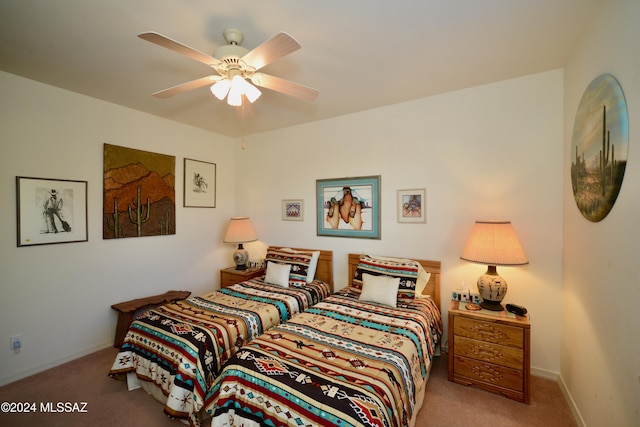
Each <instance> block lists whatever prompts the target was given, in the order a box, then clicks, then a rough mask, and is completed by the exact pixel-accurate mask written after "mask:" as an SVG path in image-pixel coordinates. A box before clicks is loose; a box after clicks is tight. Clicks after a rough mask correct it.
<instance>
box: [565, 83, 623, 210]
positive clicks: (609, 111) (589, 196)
mask: <svg viewBox="0 0 640 427" xmlns="http://www.w3.org/2000/svg"><path fill="white" fill-rule="evenodd" d="M572 141H573V142H572V145H571V159H572V160H571V185H572V187H573V196H574V199H575V201H576V205H577V206H578V209H579V210H580V212H581V213H582V215H583V216H584V217H585V218H586V219H588V220H589V221H592V222H598V221H602V220H603V219H604V218H605V217H606V216H607V215H608V214H609V212H610V211H611V209H612V208H613V205H614V204H615V202H616V199H617V198H618V193H619V192H620V187H621V186H622V180H623V178H624V172H625V169H626V167H627V153H628V151H629V118H628V114H627V104H626V101H625V98H624V93H623V92H622V88H621V87H620V84H619V83H618V81H617V80H616V79H615V77H613V76H612V75H611V74H602V75H600V76H598V77H596V78H595V79H594V80H593V81H592V82H591V83H590V84H589V86H588V87H587V89H586V90H585V92H584V94H583V95H582V99H581V100H580V105H579V106H578V111H577V112H576V118H575V121H574V125H573V139H572Z"/></svg>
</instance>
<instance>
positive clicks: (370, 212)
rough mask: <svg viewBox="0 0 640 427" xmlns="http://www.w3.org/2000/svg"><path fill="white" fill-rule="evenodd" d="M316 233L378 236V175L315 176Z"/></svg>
mask: <svg viewBox="0 0 640 427" xmlns="http://www.w3.org/2000/svg"><path fill="white" fill-rule="evenodd" d="M316 209H317V212H316V213H317V215H316V216H317V235H318V236H331V237H352V238H364V239H380V234H381V233H380V231H381V230H380V175H376V176H363V177H355V178H350V177H349V178H336V179H319V180H316Z"/></svg>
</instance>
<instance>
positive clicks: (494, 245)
mask: <svg viewBox="0 0 640 427" xmlns="http://www.w3.org/2000/svg"><path fill="white" fill-rule="evenodd" d="M460 259H463V260H465V261H471V262H475V263H477V264H485V265H487V266H488V268H487V272H486V273H485V274H483V275H482V276H480V277H479V278H478V292H479V293H480V297H481V298H482V302H481V303H480V306H481V307H482V308H485V309H487V310H492V311H502V310H504V307H503V306H502V304H501V302H502V299H503V298H504V296H505V295H506V294H507V282H506V280H504V279H503V278H502V277H500V275H499V274H498V272H497V270H496V266H498V265H502V266H515V265H525V264H528V263H529V260H527V256H526V255H525V254H524V251H523V250H522V246H521V245H520V241H519V240H518V236H517V235H516V231H515V229H514V228H513V225H511V221H476V223H475V224H474V226H473V229H472V230H471V235H470V236H469V239H467V243H466V245H465V246H464V250H463V251H462V255H461V256H460Z"/></svg>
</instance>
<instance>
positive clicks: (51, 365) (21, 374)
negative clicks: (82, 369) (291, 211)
mask: <svg viewBox="0 0 640 427" xmlns="http://www.w3.org/2000/svg"><path fill="white" fill-rule="evenodd" d="M112 346H113V341H109V342H106V341H105V342H103V343H100V344H96V345H93V346H91V347H87V348H85V349H84V350H82V351H79V352H77V353H73V354H69V355H67V356H65V357H63V358H61V359H58V360H54V361H52V362H49V363H46V364H44V365H40V366H35V367H33V368H31V369H28V370H26V371H23V372H19V373H16V374H12V375H9V376H7V377H3V378H0V387H1V386H3V385H7V384H11V383H13V382H16V381H19V380H21V379H23V378H27V377H30V376H31V375H35V374H39V373H40V372H44V371H46V370H47V369H51V368H55V367H56V366H60V365H62V364H64V363H67V362H71V361H72V360H75V359H78V358H80V357H83V356H87V355H89V354H91V353H95V352H96V351H99V350H103V349H105V348H107V347H112Z"/></svg>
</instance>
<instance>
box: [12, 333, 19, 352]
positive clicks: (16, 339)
mask: <svg viewBox="0 0 640 427" xmlns="http://www.w3.org/2000/svg"><path fill="white" fill-rule="evenodd" d="M21 348H22V334H16V335H11V347H10V349H11V350H13V351H15V352H16V353H18V352H20V349H21Z"/></svg>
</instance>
